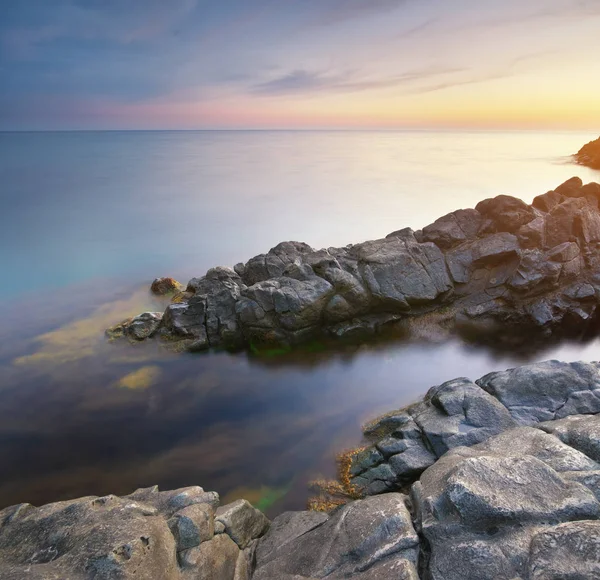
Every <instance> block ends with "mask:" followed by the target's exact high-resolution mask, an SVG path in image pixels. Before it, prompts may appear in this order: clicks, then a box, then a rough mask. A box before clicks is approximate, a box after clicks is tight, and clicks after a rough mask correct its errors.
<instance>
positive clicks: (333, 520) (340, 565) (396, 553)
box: [253, 493, 418, 580]
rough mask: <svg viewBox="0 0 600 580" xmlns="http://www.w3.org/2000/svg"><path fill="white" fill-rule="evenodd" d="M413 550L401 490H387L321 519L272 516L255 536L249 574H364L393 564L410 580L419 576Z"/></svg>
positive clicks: (262, 578)
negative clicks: (264, 532) (253, 561)
mask: <svg viewBox="0 0 600 580" xmlns="http://www.w3.org/2000/svg"><path fill="white" fill-rule="evenodd" d="M271 534H272V535H273V536H271ZM273 546H277V548H275V549H273V548H272V547H273ZM417 551H418V537H417V535H416V533H415V531H414V528H413V526H412V523H411V518H410V514H409V512H408V510H407V508H406V505H405V496H403V495H401V494H398V493H389V494H385V495H383V496H377V497H370V498H367V499H364V500H358V501H354V502H352V503H349V504H347V505H345V506H343V507H341V508H339V509H338V510H336V511H335V512H334V513H333V514H332V515H331V516H330V517H328V518H326V519H323V520H322V521H319V519H317V518H306V519H305V518H303V517H302V516H297V515H296V516H291V515H289V514H283V515H282V516H279V518H275V520H274V521H273V526H272V529H271V531H269V533H268V534H267V535H266V536H265V537H264V538H263V539H261V540H259V542H258V546H257V549H256V571H255V573H254V576H253V578H255V579H256V580H271V579H273V580H280V579H282V578H288V577H294V575H297V576H300V577H302V578H325V577H327V578H332V579H334V578H357V579H359V578H360V579H361V580H365V579H371V578H373V579H375V578H383V577H386V576H380V575H377V574H384V573H385V572H384V570H387V571H391V570H397V572H398V576H394V577H398V578H404V579H406V580H408V579H409V578H410V579H412V578H417V576H416V569H415V564H416V559H417ZM376 571H377V572H376Z"/></svg>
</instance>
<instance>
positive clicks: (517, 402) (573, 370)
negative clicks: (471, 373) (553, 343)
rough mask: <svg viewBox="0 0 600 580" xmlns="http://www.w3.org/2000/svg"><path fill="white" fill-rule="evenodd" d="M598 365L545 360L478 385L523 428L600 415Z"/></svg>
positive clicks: (495, 376) (489, 375)
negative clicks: (576, 416) (555, 420)
mask: <svg viewBox="0 0 600 580" xmlns="http://www.w3.org/2000/svg"><path fill="white" fill-rule="evenodd" d="M598 368H599V367H598V365H597V364H596V363H583V362H578V363H562V362H559V361H546V362H543V363H534V364H529V365H524V366H521V367H518V368H515V369H510V370H507V371H503V372H495V373H490V374H488V375H486V376H484V377H482V378H481V379H479V380H478V381H476V382H477V384H478V385H479V386H481V387H482V388H483V389H484V390H486V391H487V392H488V393H490V394H491V395H493V396H494V397H496V398H497V399H498V400H499V401H500V402H501V403H502V404H503V405H504V406H505V407H507V409H508V410H509V411H510V414H511V415H512V416H513V418H514V419H515V420H517V421H518V422H519V423H521V424H523V425H527V424H533V423H537V422H540V421H551V420H553V419H560V418H562V417H567V416H569V415H576V414H592V413H599V412H600V373H599V371H598Z"/></svg>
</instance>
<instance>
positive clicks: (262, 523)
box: [215, 499, 269, 550]
mask: <svg viewBox="0 0 600 580" xmlns="http://www.w3.org/2000/svg"><path fill="white" fill-rule="evenodd" d="M215 519H216V521H217V522H221V523H222V524H223V525H224V526H225V533H226V534H227V535H229V536H230V537H231V538H232V540H233V541H234V542H235V543H236V544H237V545H238V546H239V547H240V549H242V550H243V549H244V548H246V547H248V544H249V543H250V542H251V541H252V540H255V539H256V538H260V536H262V535H263V534H264V533H265V532H266V531H267V530H268V529H269V520H268V519H267V518H266V517H265V516H264V515H263V513H262V512H260V511H258V510H257V509H256V508H254V507H252V506H251V505H250V504H249V503H248V502H247V501H246V500H245V499H239V500H237V501H234V502H233V503H230V504H228V505H225V506H221V507H220V508H218V509H217V511H216V514H215Z"/></svg>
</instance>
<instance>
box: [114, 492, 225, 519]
mask: <svg viewBox="0 0 600 580" xmlns="http://www.w3.org/2000/svg"><path fill="white" fill-rule="evenodd" d="M126 498H127V499H131V500H134V501H139V502H141V503H144V504H148V505H150V506H152V507H154V508H155V509H157V510H158V511H159V512H160V513H161V514H162V515H163V516H164V517H165V518H167V519H169V518H170V517H172V516H173V515H174V514H175V513H177V512H178V511H180V510H182V509H184V508H186V507H188V506H191V505H196V504H207V505H209V506H210V507H211V508H212V509H213V510H216V509H217V508H218V507H219V494H218V493H217V492H215V491H204V490H203V489H202V488H201V487H200V486H197V485H196V486H192V487H183V488H181V489H174V490H169V491H159V490H158V486H153V487H147V488H141V489H137V490H135V491H134V492H133V493H131V494H130V495H128V496H126Z"/></svg>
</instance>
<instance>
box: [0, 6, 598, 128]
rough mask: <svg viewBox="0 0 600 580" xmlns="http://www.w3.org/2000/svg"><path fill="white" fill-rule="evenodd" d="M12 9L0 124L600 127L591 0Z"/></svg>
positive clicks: (6, 12)
mask: <svg viewBox="0 0 600 580" xmlns="http://www.w3.org/2000/svg"><path fill="white" fill-rule="evenodd" d="M142 7H143V10H142V9H141V8H142ZM1 13H2V18H1V19H0V22H1V23H2V24H0V50H1V53H0V67H1V69H2V76H3V84H4V87H3V91H2V94H1V95H0V128H1V129H83V128H94V129H119V128H147V129H153V128H154V129H155V128H178V129H188V128H385V129H394V128H437V127H448V128H456V127H460V128H475V129H477V128H498V129H501V128H511V129H512V128H559V129H586V130H588V129H589V130H595V129H596V128H597V127H598V126H600V106H599V105H598V95H600V74H599V73H600V62H599V60H598V58H597V55H598V51H599V49H600V36H599V35H598V32H597V31H598V30H599V29H600V4H599V3H598V2H597V1H595V0H532V1H531V2H527V3H524V2H518V1H516V0H507V1H506V2H503V3H495V2H493V3H492V2H481V1H478V0H449V1H442V0H422V1H419V2H417V1H416V0H405V1H402V0H377V1H373V0H320V1H316V0H290V1H288V2H270V1H269V0H252V1H250V2H242V1H241V0H229V1H227V2H224V3H220V4H219V7H217V6H216V5H215V4H214V3H212V2H205V1H201V0H174V1H173V2H169V3H164V2H160V1H158V0H151V1H149V2H143V3H142V2H141V1H135V2H127V3H125V2H108V3H100V2H96V1H93V0H59V1H57V2H54V3H52V7H50V4H45V3H40V2H35V1H28V2H22V3H10V4H6V5H4V6H3V7H2V9H1Z"/></svg>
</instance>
